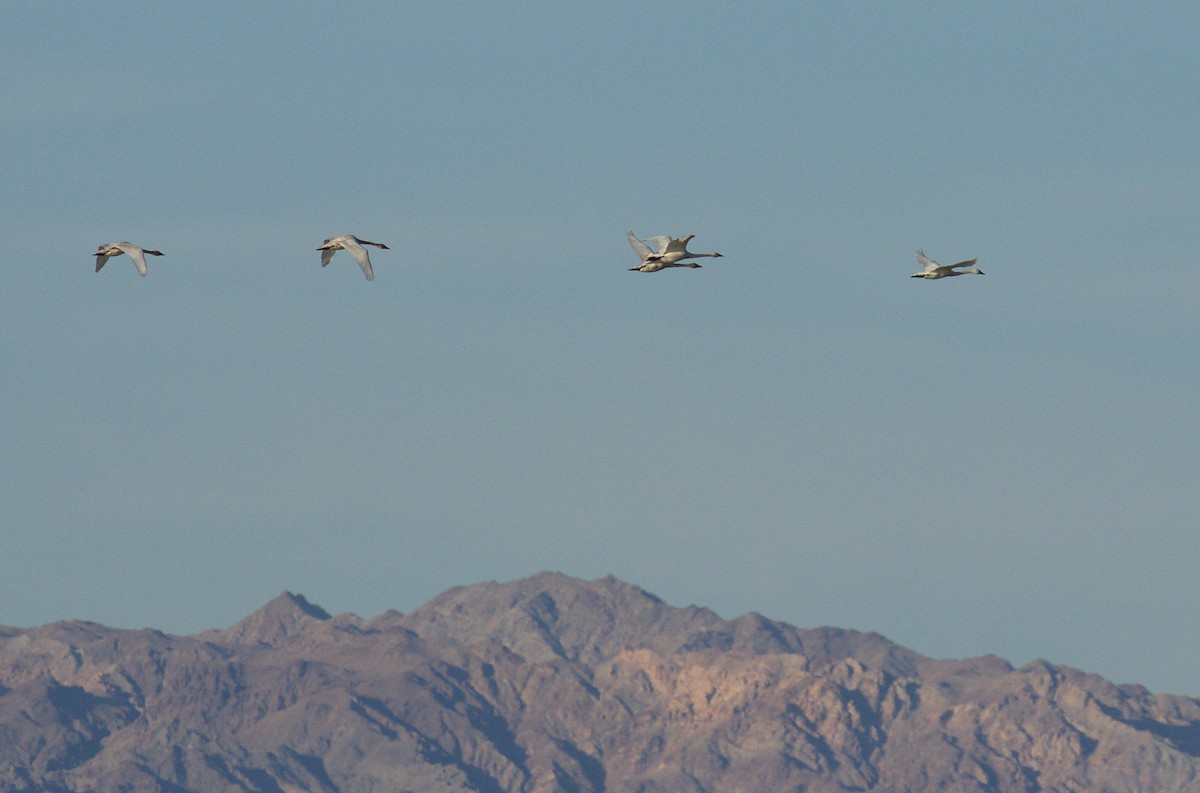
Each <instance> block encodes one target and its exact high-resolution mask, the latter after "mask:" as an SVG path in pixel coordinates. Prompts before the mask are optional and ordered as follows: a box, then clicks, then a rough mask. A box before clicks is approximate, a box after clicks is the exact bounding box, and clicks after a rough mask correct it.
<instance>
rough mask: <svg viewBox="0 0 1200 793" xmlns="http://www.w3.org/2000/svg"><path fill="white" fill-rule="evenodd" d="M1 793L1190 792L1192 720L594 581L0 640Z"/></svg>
mask: <svg viewBox="0 0 1200 793" xmlns="http://www.w3.org/2000/svg"><path fill="white" fill-rule="evenodd" d="M0 790H3V791H118V790H120V791H175V792H176V793H178V792H180V791H271V792H272V793H275V792H277V791H278V792H283V791H338V792H339V793H357V792H358V791H364V792H365V791H405V790H409V791H469V790H470V791H486V792H487V793H500V792H502V791H530V792H532V791H643V792H648V791H689V790H690V791H743V790H744V791H766V790H769V791H852V790H860V791H861V790H880V791H963V792H964V793H965V792H966V791H979V792H980V793H982V792H983V791H1003V792H1004V793H1009V791H1021V792H1022V793H1025V792H1027V791H1039V790H1047V791H1051V790H1052V791H1113V792H1114V793H1116V792H1118V791H1121V792H1125V791H1143V790H1145V791H1150V790H1153V791H1196V790H1200V702H1198V701H1197V700H1194V699H1188V698H1184V697H1168V696H1155V695H1153V694H1151V693H1150V692H1148V691H1146V690H1145V689H1142V688H1140V687H1137V686H1115V685H1113V684H1111V683H1108V682H1106V681H1105V680H1103V679H1101V678H1099V677H1097V676H1094V675H1086V674H1083V673H1081V672H1077V671H1074V670H1071V669H1067V668H1063V667H1057V666H1054V665H1051V664H1047V663H1043V662H1038V663H1034V664H1030V665H1028V666H1026V667H1023V668H1020V669H1014V668H1013V667H1012V666H1010V665H1009V664H1008V663H1006V662H1004V661H1003V660H1000V659H998V658H994V657H986V658H978V659H969V660H964V661H938V660H933V659H928V658H924V657H922V656H920V655H918V654H916V653H914V652H912V651H909V650H906V649H904V648H901V647H898V646H896V645H895V644H892V643H891V642H888V641H887V640H886V639H884V638H883V637H881V636H879V635H877V634H863V633H857V632H854V631H846V630H838V629H832V628H819V629H812V630H803V629H799V628H795V627H792V626H790V625H786V624H783V623H778V622H774V621H772V620H769V619H766V618H765V617H762V616H760V615H756V614H750V615H746V616H743V617H739V618H737V619H734V620H722V619H721V618H719V617H718V616H717V615H716V614H714V613H713V612H711V611H708V610H707V609H702V608H695V607H689V608H675V607H672V606H669V605H667V604H665V603H663V602H662V601H661V600H659V599H658V598H656V597H654V596H653V595H651V594H649V593H647V592H644V591H642V590H640V589H638V588H637V587H634V586H630V585H628V584H625V583H622V582H621V581H618V580H616V579H613V578H606V579H602V580H599V581H591V582H585V581H579V580H576V579H572V578H568V577H566V576H562V575H558V574H552V573H547V574H543V575H539V576H535V577H533V578H530V579H526V580H523V581H516V582H511V583H504V584H496V583H492V584H480V585H477V586H471V587H462V588H458V589H454V590H451V591H449V592H446V593H444V594H442V595H440V596H438V597H437V598H434V599H433V600H432V601H430V602H429V603H428V604H426V605H425V606H423V607H421V608H420V609H418V610H416V611H414V612H412V613H411V614H408V615H403V614H399V613H398V612H388V613H387V614H384V615H382V616H380V617H377V618H375V619H372V620H369V621H368V620H360V619H358V618H357V617H354V616H352V615H341V616H337V617H333V616H330V615H329V614H327V613H326V612H325V611H323V610H322V609H320V608H319V607H317V606H314V605H312V604H310V603H308V602H307V601H306V600H304V599H303V598H302V597H300V596H298V595H293V594H290V593H284V594H283V595H280V596H279V597H278V598H276V599H274V600H272V601H271V602H270V603H268V604H267V605H266V606H264V607H263V608H262V609H261V610H259V611H258V612H256V613H255V614H253V615H251V616H249V617H247V618H246V619H245V620H242V621H241V622H239V623H237V624H236V625H234V626H232V627H230V628H228V629H226V630H223V631H210V632H206V633H204V634H199V635H197V636H192V637H176V636H168V635H165V634H162V633H159V632H156V631H121V630H114V629H111V628H106V627H103V626H99V625H94V624H90V623H80V622H66V623H57V624H54V625H48V626H44V627H41V628H36V629H32V630H17V629H10V628H5V629H0Z"/></svg>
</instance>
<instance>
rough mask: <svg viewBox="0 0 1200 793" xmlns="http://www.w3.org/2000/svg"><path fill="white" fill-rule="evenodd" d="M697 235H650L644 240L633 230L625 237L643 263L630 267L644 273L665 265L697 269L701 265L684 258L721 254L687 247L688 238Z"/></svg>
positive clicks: (654, 271) (656, 270) (659, 268)
mask: <svg viewBox="0 0 1200 793" xmlns="http://www.w3.org/2000/svg"><path fill="white" fill-rule="evenodd" d="M695 236H696V235H695V234H689V235H687V236H686V237H648V238H646V240H645V241H644V242H643V241H642V240H639V239H638V238H637V236H636V235H635V234H634V233H633V232H632V231H631V232H629V233H628V234H627V235H625V238H626V239H627V240H629V244H630V245H631V246H632V247H633V251H634V253H636V254H637V255H638V258H640V259H641V260H642V263H641V264H639V265H638V266H637V267H630V268H629V269H630V270H637V271H638V272H642V273H656V272H658V271H659V270H661V269H663V268H665V267H691V268H693V269H695V268H697V267H699V266H700V265H698V264H696V263H695V262H685V261H683V259H695V258H699V257H701V256H720V255H721V254H719V253H692V252H690V251H689V250H688V249H687V244H688V240H690V239H692V237H695Z"/></svg>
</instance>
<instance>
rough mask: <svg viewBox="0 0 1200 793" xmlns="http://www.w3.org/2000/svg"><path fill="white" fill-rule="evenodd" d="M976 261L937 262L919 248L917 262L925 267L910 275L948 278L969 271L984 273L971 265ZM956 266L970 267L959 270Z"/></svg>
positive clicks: (976, 273) (977, 273)
mask: <svg viewBox="0 0 1200 793" xmlns="http://www.w3.org/2000/svg"><path fill="white" fill-rule="evenodd" d="M977 261H979V260H978V259H970V260H969V261H965V262H959V263H958V264H945V265H943V264H938V263H937V262H935V261H934V260H933V259H930V258H928V257H926V256H925V251H924V250H919V251H917V264H919V265H921V266H922V267H924V268H925V269H924V270H922V271H921V272H919V273H913V274H912V276H911V277H913V278H949V277H950V276H952V275H967V274H968V273H970V274H971V275H984V274H985V273H984V272H983V270H980V269H979V268H978V267H974V266H972V265H974V264H975V262H977ZM958 267H970V268H971V269H970V270H963V271H962V272H959V271H958V270H957V269H956V268H958Z"/></svg>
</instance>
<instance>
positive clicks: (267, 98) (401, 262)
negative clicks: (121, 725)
mask: <svg viewBox="0 0 1200 793" xmlns="http://www.w3.org/2000/svg"><path fill="white" fill-rule="evenodd" d="M574 5H580V6H585V7H583V8H573V7H569V6H574ZM0 23H2V26H3V29H4V30H5V41H6V45H5V49H4V52H3V54H2V55H0V62H2V63H3V69H0V134H2V136H3V138H2V140H3V146H0V184H2V185H3V190H2V193H3V195H2V197H0V230H2V231H3V235H4V239H5V241H6V245H5V252H4V256H3V259H4V264H5V266H4V274H5V279H4V280H5V285H4V288H3V289H2V290H0V372H2V373H3V374H2V381H0V382H2V385H0V448H2V449H3V454H2V455H0V523H2V525H0V533H2V534H0V537H2V549H3V552H2V553H0V623H4V624H9V625H17V626H32V625H37V624H41V623H45V622H50V621H54V620H59V619H68V618H79V619H88V620H95V621H98V622H102V623H106V624H109V625H114V626H119V627H143V626H152V627H157V628H160V629H163V630H167V631H169V632H174V633H191V632H195V631H198V630H201V629H204V628H208V627H213V626H224V625H228V624H230V623H232V622H234V621H236V620H237V619H239V618H241V617H243V616H245V615H246V614H248V613H250V612H251V611H253V610H255V609H256V608H258V607H259V606H260V605H262V604H263V603H264V602H266V601H267V600H268V599H270V598H271V597H273V596H274V595H276V594H277V593H279V592H280V591H281V590H284V589H288V590H292V591H296V592H301V593H303V594H304V595H306V596H307V597H308V598H309V599H310V600H313V601H314V602H316V603H319V604H321V605H322V606H324V607H325V608H326V609H328V610H330V611H332V612H342V611H353V612H355V613H358V614H360V615H362V616H373V615H375V614H378V613H380V612H383V611H385V610H386V609H388V608H396V609H399V610H402V611H408V610H411V609H413V608H415V607H416V606H418V605H420V604H421V603H423V602H424V601H425V600H427V599H429V598H431V597H432V596H434V595H435V594H437V593H438V592H440V591H442V590H443V589H445V588H447V587H450V586H454V585H458V584H467V583H473V582H476V581H482V580H491V579H495V580H508V579H513V578H520V577H524V576H526V575H530V574H533V573H536V572H538V571H541V570H548V569H549V570H561V571H563V572H565V573H568V574H571V575H575V576H580V577H584V578H595V577H599V576H603V575H605V574H608V573H613V574H615V575H617V576H619V577H621V578H623V579H625V580H628V581H630V582H632V583H635V584H637V585H639V586H642V587H643V588H645V589H648V590H650V591H651V592H654V593H656V594H658V595H659V596H661V597H663V598H664V599H665V600H667V601H668V602H670V603H673V604H675V605H687V604H689V603H695V604H699V605H705V606H709V607H711V608H713V609H715V610H716V611H717V612H718V613H720V614H721V615H723V616H725V617H733V616H736V615H738V614H741V613H744V612H747V611H751V610H754V611H759V612H761V613H763V614H765V615H767V616H769V617H772V618H776V619H781V620H785V621H788V622H791V623H794V624H797V625H800V626H806V627H813V626H817V625H837V626H841V627H849V628H856V629H860V630H876V631H879V632H881V633H883V634H885V635H886V636H888V637H889V638H891V639H893V640H895V641H897V642H900V643H902V644H904V645H906V646H908V647H911V648H912V649H914V650H917V651H919V652H922V653H924V654H926V655H931V656H935V657H963V656H971V655H981V654H984V653H989V652H991V653H997V654H999V655H1002V656H1004V657H1006V658H1008V659H1009V660H1011V661H1013V662H1014V663H1017V664H1023V663H1026V662H1028V661H1030V660H1033V659H1035V658H1046V659H1049V660H1051V661H1054V662H1057V663H1063V664H1068V665H1071V666H1076V667H1080V668H1082V669H1085V670H1089V671H1095V672H1099V673H1101V674H1103V675H1104V676H1106V677H1108V678H1110V679H1113V680H1115V681H1117V682H1140V683H1144V684H1146V685H1147V686H1149V687H1150V688H1152V689H1154V690H1156V691H1166V692H1172V693H1185V694H1191V695H1193V696H1195V695H1200V611H1198V610H1197V608H1196V604H1197V602H1198V601H1200V574H1198V571H1200V539H1198V538H1197V528H1198V522H1200V521H1198V516H1200V487H1198V476H1197V473H1198V468H1200V466H1198V465H1197V456H1198V453H1197V449H1198V448H1200V356H1198V353H1197V337H1198V333H1197V327H1198V314H1200V311H1198V306H1200V262H1198V261H1197V242H1198V240H1200V235H1198V234H1197V218H1198V217H1200V147H1198V146H1197V130H1200V102H1197V96H1200V50H1197V48H1196V46H1195V45H1196V41H1197V40H1200V7H1197V6H1196V4H1194V3H1178V4H1168V3H1160V4H1154V5H1150V6H1147V5H1145V4H1142V3H1128V4H1108V3H1106V4H1091V3H1053V4H1050V3H1029V4H1019V3H1002V4H997V3H989V4H984V3H970V4H964V3H953V2H946V3H888V4H882V3H879V4H873V3H833V2H830V3H819V4H805V5H799V4H791V3H780V4H762V5H759V6H747V5H746V4H723V3H722V4H716V3H714V4H709V3H661V4H656V8H655V9H653V10H647V9H646V7H645V4H644V3H593V4H560V3H531V4H511V3H504V4H502V3H494V4H434V3H410V4H401V3H380V4H370V5H356V6H353V7H349V8H347V7H346V6H345V5H343V4H336V5H334V4H331V5H324V4H316V5H313V4H299V3H281V4H277V5H273V4H265V3H257V2H256V3H246V4H229V3H226V4H219V5H211V4H195V5H192V4H186V5H180V4H158V3H154V4H150V3H147V4H121V3H105V4H92V3H53V4H42V3H10V4H5V5H4V6H3V8H2V9H0ZM630 229H633V230H634V231H635V232H637V233H638V234H640V235H641V236H650V235H655V234H672V235H683V234H695V235H696V239H695V240H693V241H692V248H693V249H694V250H700V251H712V250H716V251H720V252H721V253H723V254H724V255H725V258H723V259H714V260H702V263H703V265H704V267H703V269H699V270H668V271H664V272H660V273H656V274H650V275H646V274H641V273H633V272H628V271H627V269H626V268H628V267H631V266H633V265H634V264H636V263H637V259H636V257H635V256H634V254H633V252H632V251H631V250H630V249H629V246H628V245H627V243H626V241H625V232H626V231H628V230H630ZM347 233H350V234H357V235H359V236H360V237H363V238H366V239H370V240H378V241H382V242H385V243H387V244H388V245H390V246H391V250H390V251H377V250H374V249H371V253H372V260H373V261H374V265H375V273H376V275H377V280H376V281H375V282H374V283H368V282H367V281H366V280H365V279H364V278H363V277H362V273H361V272H360V271H359V270H358V268H357V267H356V266H355V264H354V262H353V260H352V259H350V258H349V257H348V256H347V254H345V253H339V254H338V255H336V256H335V257H334V260H333V263H332V264H331V265H330V266H329V267H328V268H326V269H324V270H323V269H321V267H320V264H319V254H318V253H317V251H316V250H315V248H316V246H317V245H319V244H320V243H321V241H322V240H323V239H324V238H326V237H329V236H332V235H337V234H347ZM112 240H130V241H132V242H134V243H137V244H140V245H143V246H146V247H150V248H157V249H160V250H162V251H164V252H165V253H166V255H165V256H164V257H162V258H151V259H150V262H149V266H150V275H149V277H147V278H139V277H138V276H137V273H136V271H135V270H134V268H133V265H132V263H131V262H130V261H129V260H128V258H127V257H121V258H116V259H113V260H111V261H110V262H109V263H108V265H107V266H106V267H105V269H104V270H103V271H101V272H100V273H99V274H97V273H94V272H93V265H94V260H93V258H92V256H91V253H92V251H94V250H95V248H96V246H97V245H99V244H100V243H103V242H109V241H112ZM919 247H923V248H924V249H925V251H926V252H927V253H928V254H929V255H930V256H931V257H933V258H935V259H938V260H940V261H942V262H946V263H949V262H954V261H959V260H961V259H969V258H973V257H979V266H980V267H981V268H982V269H983V270H984V271H985V272H986V273H987V276H986V277H982V278H980V277H975V276H968V277H964V278H955V279H949V280H941V281H924V280H917V279H910V278H909V277H908V276H909V275H910V274H911V273H913V272H916V270H917V265H916V262H915V260H914V258H913V251H914V250H915V249H916V248H919Z"/></svg>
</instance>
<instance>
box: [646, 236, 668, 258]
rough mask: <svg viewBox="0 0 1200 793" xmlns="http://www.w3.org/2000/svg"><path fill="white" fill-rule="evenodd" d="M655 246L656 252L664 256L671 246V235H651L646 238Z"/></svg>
mask: <svg viewBox="0 0 1200 793" xmlns="http://www.w3.org/2000/svg"><path fill="white" fill-rule="evenodd" d="M646 242H648V243H650V246H651V247H652V248H654V252H655V253H657V254H658V255H659V256H662V255H663V254H664V253H666V252H667V250H668V249H669V248H670V247H671V238H670V237H650V238H648V239H647V240H646Z"/></svg>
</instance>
